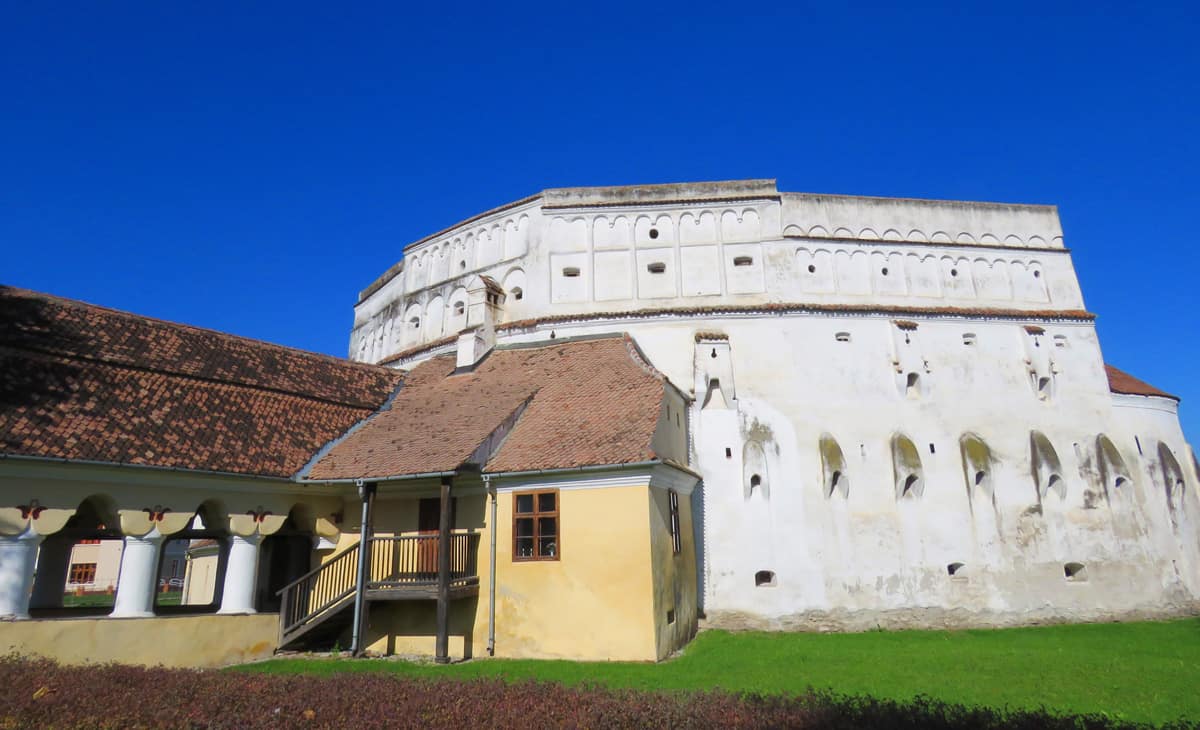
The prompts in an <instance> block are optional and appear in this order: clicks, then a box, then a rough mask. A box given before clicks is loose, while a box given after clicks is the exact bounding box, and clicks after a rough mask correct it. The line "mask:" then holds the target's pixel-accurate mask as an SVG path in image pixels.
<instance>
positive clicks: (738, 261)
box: [733, 256, 754, 266]
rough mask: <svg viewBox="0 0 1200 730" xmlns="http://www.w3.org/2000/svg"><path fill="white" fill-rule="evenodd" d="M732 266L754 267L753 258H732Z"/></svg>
mask: <svg viewBox="0 0 1200 730" xmlns="http://www.w3.org/2000/svg"><path fill="white" fill-rule="evenodd" d="M733 265H734V266H752V265H754V257H752V256H734V257H733Z"/></svg>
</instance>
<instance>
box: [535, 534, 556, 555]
mask: <svg viewBox="0 0 1200 730" xmlns="http://www.w3.org/2000/svg"><path fill="white" fill-rule="evenodd" d="M557 555H558V538H557V537H554V536H553V535H551V536H546V535H539V536H538V556H540V557H543V558H553V557H556V556H557Z"/></svg>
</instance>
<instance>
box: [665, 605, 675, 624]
mask: <svg viewBox="0 0 1200 730" xmlns="http://www.w3.org/2000/svg"><path fill="white" fill-rule="evenodd" d="M673 623H675V609H673V608H672V609H671V610H669V611H667V624H668V625H669V624H673Z"/></svg>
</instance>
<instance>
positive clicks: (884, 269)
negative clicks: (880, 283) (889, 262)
mask: <svg viewBox="0 0 1200 730" xmlns="http://www.w3.org/2000/svg"><path fill="white" fill-rule="evenodd" d="M879 273H881V274H883V275H884V276H887V275H888V270H887V267H886V266H885V267H883V269H881V270H880V272H879Z"/></svg>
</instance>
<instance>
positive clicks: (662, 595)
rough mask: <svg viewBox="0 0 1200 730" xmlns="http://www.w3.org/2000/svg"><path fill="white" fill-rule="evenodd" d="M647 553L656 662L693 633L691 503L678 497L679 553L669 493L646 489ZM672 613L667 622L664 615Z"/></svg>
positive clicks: (687, 639) (686, 498) (694, 563)
mask: <svg viewBox="0 0 1200 730" xmlns="http://www.w3.org/2000/svg"><path fill="white" fill-rule="evenodd" d="M649 492H650V494H649V501H650V545H651V547H650V551H651V554H652V555H653V561H654V629H655V646H656V651H657V657H656V658H658V659H665V658H666V657H667V656H669V655H670V654H671V652H673V651H675V650H676V649H678V648H680V647H682V646H683V645H684V644H686V643H687V642H688V641H689V640H691V638H692V637H693V636H694V635H695V633H696V613H697V607H696V600H697V598H696V595H697V594H696V546H695V541H694V539H693V537H692V503H691V497H690V496H688V495H684V494H680V495H679V530H680V551H679V553H678V554H676V553H675V547H674V543H673V541H672V539H671V521H670V520H671V512H670V493H669V492H668V491H667V490H666V489H651V490H649ZM668 611H672V612H674V621H668V615H667V612H668Z"/></svg>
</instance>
